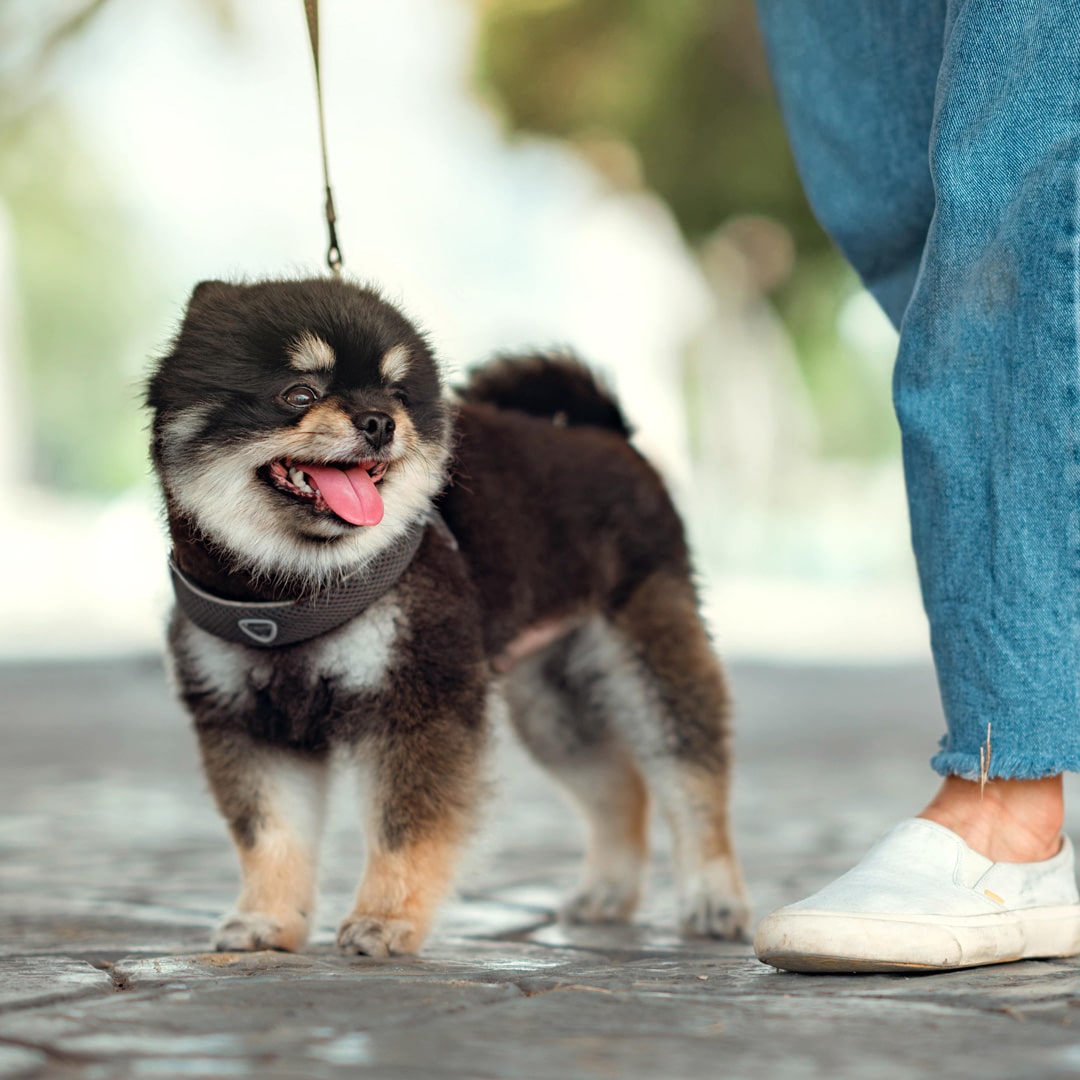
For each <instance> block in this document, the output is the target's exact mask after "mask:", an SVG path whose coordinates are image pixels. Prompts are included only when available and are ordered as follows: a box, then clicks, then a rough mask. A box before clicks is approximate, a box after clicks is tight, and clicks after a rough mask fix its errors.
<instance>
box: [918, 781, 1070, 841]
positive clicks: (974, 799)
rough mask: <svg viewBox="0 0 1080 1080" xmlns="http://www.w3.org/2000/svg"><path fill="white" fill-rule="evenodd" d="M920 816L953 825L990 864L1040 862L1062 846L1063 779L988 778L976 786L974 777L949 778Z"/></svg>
mask: <svg viewBox="0 0 1080 1080" xmlns="http://www.w3.org/2000/svg"><path fill="white" fill-rule="evenodd" d="M919 817H922V818H926V819H927V820H929V821H935V822H937V823H938V824H939V825H944V826H945V828H947V829H951V830H952V831H953V832H955V833H957V834H958V835H959V836H961V837H962V838H963V839H964V841H965V843H967V845H968V846H969V847H970V848H972V849H974V850H975V851H977V852H979V854H980V855H985V856H986V857H987V858H988V859H992V860H993V861H994V862H1041V861H1042V860H1043V859H1049V858H1051V857H1052V856H1054V855H1056V854H1057V852H1058V849H1059V848H1060V846H1061V839H1060V836H1061V826H1062V824H1063V822H1064V818H1065V800H1064V795H1063V792H1062V784H1061V777H1060V776H1047V777H1043V778H1042V779H1039V780H990V781H988V782H987V784H986V786H985V788H984V789H982V790H980V787H979V783H978V781H975V780H961V779H960V777H958V776H949V777H946V778H945V781H944V783H943V784H942V785H941V788H940V789H939V790H938V793H937V794H936V795H935V796H934V798H933V799H932V800H931V801H930V804H929V806H927V807H926V809H925V810H923V812H922V813H921V814H920V815H919Z"/></svg>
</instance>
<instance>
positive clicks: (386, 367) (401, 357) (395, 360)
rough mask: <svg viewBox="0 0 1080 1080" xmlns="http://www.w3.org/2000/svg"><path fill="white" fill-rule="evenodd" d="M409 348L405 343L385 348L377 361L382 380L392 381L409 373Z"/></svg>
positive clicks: (396, 380)
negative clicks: (383, 353)
mask: <svg viewBox="0 0 1080 1080" xmlns="http://www.w3.org/2000/svg"><path fill="white" fill-rule="evenodd" d="M409 359H410V358H409V349H408V346H405V345H395V346H394V347H393V348H392V349H387V351H386V353H385V355H384V356H383V358H382V359H381V360H380V361H379V370H380V371H381V372H382V377H383V381H384V382H388V383H394V382H399V381H400V380H401V379H404V378H405V376H406V375H407V374H408V373H409Z"/></svg>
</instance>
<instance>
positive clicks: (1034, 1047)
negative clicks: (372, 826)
mask: <svg viewBox="0 0 1080 1080" xmlns="http://www.w3.org/2000/svg"><path fill="white" fill-rule="evenodd" d="M733 681H734V688H735V693H736V696H737V700H738V717H739V719H738V724H739V735H738V742H737V747H738V754H739V762H738V773H737V787H736V832H737V837H738V840H739V846H740V850H741V855H742V859H743V863H744V868H745V871H746V875H747V878H748V882H749V886H750V889H751V892H752V894H753V899H754V901H755V907H756V909H757V911H758V912H759V913H764V912H765V911H767V910H768V909H769V908H771V907H772V906H775V905H776V904H779V903H781V902H784V901H788V900H791V899H794V898H796V897H797V896H799V895H801V894H804V893H805V892H806V891H807V890H810V889H812V888H815V887H817V886H818V885H820V884H822V883H823V882H824V881H825V880H827V879H828V878H830V877H832V876H834V875H835V874H836V873H837V872H839V871H840V870H841V869H843V868H844V867H845V866H846V865H847V864H849V863H850V862H851V861H852V860H853V859H854V858H855V857H857V856H858V854H859V853H860V852H861V851H862V850H863V849H865V848H866V847H867V846H868V845H869V844H870V843H871V842H872V841H873V840H874V839H875V838H876V836H877V835H878V834H879V833H880V832H881V831H883V830H884V829H885V828H886V827H888V826H889V825H891V824H892V823H893V821H894V820H895V819H896V818H898V817H900V816H903V815H906V814H908V813H910V812H911V811H912V810H913V809H914V808H915V804H916V803H918V801H919V800H920V799H922V798H924V797H925V796H926V795H927V794H928V793H929V791H930V790H931V789H932V787H933V786H934V781H933V778H932V776H931V775H930V773H929V772H928V770H927V769H926V766H925V762H926V759H927V758H928V757H929V755H930V753H931V751H932V748H933V744H934V742H935V740H936V738H937V736H938V734H939V732H940V728H941V722H940V717H939V715H938V711H937V705H936V701H935V695H934V690H933V684H932V680H931V677H930V674H929V672H928V671H927V670H924V669H921V668H919V669H910V668H901V669H895V668H894V669H889V668H877V669H856V670H852V669H847V670H844V669H827V668H815V669H795V668H770V667H766V666H754V665H743V666H739V667H736V669H735V670H734V672H733ZM504 744H505V745H504V746H503V747H502V749H501V751H500V757H501V761H500V764H501V769H500V772H501V774H502V775H503V776H504V777H507V778H512V779H507V780H505V781H504V783H503V784H502V788H501V791H500V792H499V793H498V794H497V795H496V796H495V797H494V805H493V806H492V807H491V810H490V813H489V815H488V820H489V825H488V827H487V828H486V829H485V830H484V833H483V835H482V836H481V837H480V838H479V840H478V843H477V845H476V848H477V850H476V851H475V853H474V855H473V857H472V859H471V863H470V865H469V866H468V867H467V868H466V871H465V873H464V874H463V876H462V879H461V891H460V896H459V897H458V898H457V899H455V900H454V901H453V902H451V903H450V904H449V905H448V906H447V908H446V910H445V913H444V916H443V918H442V920H441V922H440V923H439V925H438V928H437V929H436V931H435V933H434V935H433V937H432V939H431V941H430V944H429V946H428V947H427V948H426V950H425V951H424V953H423V955H422V956H421V957H420V958H417V959H409V960H389V961H372V960H365V959H345V958H343V957H339V956H337V955H336V954H335V952H334V950H333V947H332V940H333V936H332V935H333V926H334V923H335V920H336V919H337V918H338V917H340V915H341V914H343V913H344V912H345V911H346V910H347V907H348V903H349V899H350V895H351V892H352V889H353V887H354V884H355V879H356V877H357V875H358V872H359V867H360V864H361V858H362V852H361V850H360V845H359V838H358V834H357V830H356V828H355V822H354V821H353V820H351V815H350V813H349V809H350V802H349V792H348V791H343V792H341V793H339V795H338V797H337V798H336V799H335V804H334V815H333V821H332V828H331V832H330V836H329V838H328V844H327V848H326V859H325V869H324V874H323V901H322V906H321V912H320V914H321V918H320V931H319V933H318V934H317V936H316V940H315V942H314V944H313V945H312V946H311V947H310V948H309V949H308V951H307V952H305V953H303V954H302V955H297V956H289V955H285V954H280V953H256V954H248V955H243V954H208V953H207V952H206V951H205V950H206V947H207V940H208V935H209V932H210V928H211V926H212V925H213V923H214V922H215V920H216V919H217V918H218V917H219V916H220V915H221V914H222V913H223V912H224V911H225V910H226V908H227V907H228V906H229V905H230V903H231V901H232V900H233V893H234V890H235V880H236V871H235V868H234V866H233V855H232V851H231V848H230V845H229V844H228V842H227V841H226V839H225V837H224V831H223V827H222V825H221V823H220V822H219V820H218V818H217V816H216V813H215V812H214V811H213V809H212V807H211V805H210V802H209V799H208V797H207V796H206V794H205V792H204V790H203V783H202V780H201V777H200V776H199V773H198V769H197V767H196V763H195V755H194V751H193V743H192V739H191V737H190V735H189V733H188V731H187V728H186V724H185V721H184V719H183V717H182V716H181V714H180V711H179V709H178V708H177V707H176V706H175V705H174V704H173V703H172V701H171V700H170V698H169V696H168V693H167V691H166V689H165V686H164V679H163V675H162V672H161V668H160V665H159V664H158V663H157V662H156V661H153V660H150V659H136V660H130V661H125V662H121V661H114V662H108V663H98V664H82V665H77V664H66V665H65V664H41V665H36V666H26V667H22V668H14V667H6V668H5V667H0V1078H11V1077H39V1076H41V1077H73V1078H74V1077H78V1078H88V1080H89V1078H101V1080H111V1078H114V1077H115V1078H120V1077H125V1078H126V1077H193V1076H195V1077H236V1076H255V1077H300V1078H309V1077H339V1076H340V1077H345V1076H363V1077H366V1076H371V1077H390V1078H395V1080H412V1078H416V1080H421V1078H425V1080H426V1078H429V1077H441V1076H447V1077H468V1078H488V1077H507V1078H509V1077H514V1078H529V1080H531V1078H535V1080H547V1078H557V1080H567V1078H572V1077H590V1078H591V1077H597V1078H601V1080H609V1078H621V1077H628V1078H638V1077H641V1078H661V1080H682V1078H687V1080H689V1078H699V1077H713V1076H717V1077H719V1076H727V1077H736V1078H740V1077H752V1078H753V1077H769V1078H773V1077H776V1078H780V1080H788V1078H790V1080H796V1078H802V1077H816V1076H828V1077H875V1078H892V1077H912V1076H922V1075H927V1074H929V1075H932V1076H936V1077H971V1076H978V1077H980V1080H992V1078H996V1077H1002V1078H1004V1077H1019V1076H1023V1077H1036V1076H1048V1077H1056V1076H1062V1075H1067V1074H1074V1073H1077V1072H1080V1008H1078V1006H1080V964H1074V963H1065V962H1029V963H1024V964H1013V965H1005V966H1002V967H997V968H988V969H984V970H982V971H978V972H960V973H951V974H944V975H934V976H924V977H900V976H864V977H855V976H829V977H816V976H815V977H811V976H799V975H788V974H781V973H777V972H774V971H772V970H770V969H768V968H766V967H763V966H762V965H760V964H758V963H757V962H756V961H755V960H754V959H753V956H752V954H751V951H750V948H749V946H746V945H730V944H708V943H705V944H703V943H692V944H688V943H684V942H681V941H680V940H679V939H678V938H677V937H676V936H675V935H674V934H673V933H672V929H671V926H672V902H671V883H670V876H669V872H668V864H667V858H666V853H665V850H664V847H665V843H666V837H665V836H664V835H663V830H662V829H661V828H660V827H659V826H658V827H657V830H656V832H657V837H658V843H659V847H660V849H661V850H660V853H659V854H658V857H657V860H656V872H655V873H654V875H653V880H652V885H651V888H650V891H649V894H648V898H647V903H646V906H645V909H644V910H643V912H642V914H641V917H640V919H639V920H638V924H637V925H636V926H635V927H633V928H631V929H625V930H614V929H591V928H590V929H579V930H574V931H568V930H564V929H562V928H560V927H558V926H557V925H556V924H555V923H554V922H553V921H552V919H551V918H550V915H549V912H550V911H551V909H552V907H553V905H554V904H555V903H556V900H557V898H558V897H559V895H560V894H561V892H562V891H563V890H565V889H566V888H568V887H569V886H570V884H571V882H572V881H573V879H574V876H575V871H576V867H577V860H578V858H579V848H580V840H579V835H578V831H577V827H576V824H575V821H574V818H573V816H572V815H571V814H570V812H569V811H568V810H566V809H565V808H564V806H563V805H562V803H561V801H560V800H559V798H558V796H557V795H556V794H555V793H554V792H553V790H552V789H551V787H550V786H549V785H548V783H547V781H546V780H545V779H544V778H543V777H542V776H540V775H539V774H538V773H537V772H536V770H534V769H533V768H532V766H531V765H530V764H529V763H528V762H527V761H525V759H524V758H523V756H522V754H521V752H520V751H519V750H518V749H517V748H516V747H514V746H513V745H512V744H511V743H510V741H509V739H508V738H507V739H505V740H504ZM1074 795H1075V793H1074ZM1073 804H1074V806H1075V805H1076V804H1077V800H1076V798H1075V797H1074V798H1073ZM1077 824H1080V822H1078V820H1077V819H1076V818H1075V817H1074V818H1073V819H1072V820H1071V826H1072V828H1073V831H1074V832H1076V826H1077Z"/></svg>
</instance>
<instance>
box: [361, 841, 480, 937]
mask: <svg viewBox="0 0 1080 1080" xmlns="http://www.w3.org/2000/svg"><path fill="white" fill-rule="evenodd" d="M462 839H463V838H462V835H461V830H458V829H454V828H453V827H452V826H450V825H449V824H448V825H447V826H446V827H444V828H443V829H442V830H441V831H440V832H439V833H437V834H433V835H429V836H427V837H425V838H424V839H423V840H419V841H417V842H415V843H412V844H406V845H405V846H403V847H401V848H399V849H397V850H396V851H385V850H380V849H375V850H373V851H372V852H371V853H370V856H369V858H368V864H367V868H366V869H365V871H364V879H363V881H362V882H361V883H360V888H359V890H358V891H357V894H356V904H355V906H354V908H353V910H352V912H351V913H350V914H349V916H348V917H347V918H346V919H345V922H344V924H343V929H344V928H345V927H346V926H348V924H349V923H352V922H359V921H363V920H368V919H374V920H377V921H379V922H381V923H386V924H390V925H391V926H393V927H394V928H395V931H396V933H395V940H394V942H393V943H392V944H391V947H390V950H389V951H390V952H394V953H412V952H416V950H417V949H419V948H420V945H421V944H422V943H423V941H424V938H426V937H427V934H428V931H429V929H430V928H431V922H432V919H433V918H434V916H435V909H436V908H437V906H438V904H439V902H440V901H441V900H442V899H443V897H444V896H445V895H446V894H447V892H449V890H450V886H451V883H452V881H453V875H454V868H455V866H456V864H457V860H458V855H459V853H460V849H461V844H462Z"/></svg>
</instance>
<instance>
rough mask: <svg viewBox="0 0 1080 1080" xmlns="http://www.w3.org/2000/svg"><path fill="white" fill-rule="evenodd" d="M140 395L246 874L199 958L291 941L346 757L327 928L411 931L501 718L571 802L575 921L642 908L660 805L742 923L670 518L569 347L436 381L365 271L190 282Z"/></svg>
mask: <svg viewBox="0 0 1080 1080" xmlns="http://www.w3.org/2000/svg"><path fill="white" fill-rule="evenodd" d="M146 401H147V405H148V408H149V410H150V413H151V415H152V450H151V456H152V461H153V465H154V468H155V471H156V473H157V476H158V478H159V480H160V485H161V489H162V493H163V496H164V506H165V511H166V514H167V519H168V529H169V534H170V538H171V544H172V556H171V558H172V573H173V581H174V585H175V587H176V595H177V603H176V605H175V609H174V611H173V614H172V617H171V621H170V627H169V633H168V655H169V663H170V669H171V675H172V680H173V683H174V685H175V687H176V689H177V692H178V695H179V697H180V699H181V700H182V702H183V704H184V705H185V706H186V708H187V710H188V711H189V712H190V714H191V717H192V719H193V722H194V727H195V731H196V733H197V737H198V744H199V749H200V754H201V759H202V764H203V767H204V770H205V774H206V777H207V780H208V783H209V787H210V789H211V792H212V794H213V797H214V799H215V801H216V803H217V806H218V808H219V810H220V812H221V814H222V816H223V817H224V819H225V821H226V823H227V825H228V828H229V831H230V833H231V835H232V839H233V841H234V843H235V846H236V850H237V853H238V855H239V860H240V866H241V871H242V882H243V883H242V889H241V892H240V897H239V900H238V901H237V904H236V909H235V911H234V912H233V913H232V914H230V915H228V916H227V917H226V918H225V919H224V921H223V922H222V923H221V925H220V927H219V928H218V930H217V931H216V935H215V937H214V945H215V947H216V948H217V949H219V950H226V951H233V950H245V949H281V950H297V949H300V948H302V947H303V945H304V943H305V941H306V940H307V937H308V934H309V931H310V929H311V925H312V918H313V912H314V907H315V885H316V869H317V853H318V847H319V838H320V832H321V828H322V824H323V817H324V801H325V793H326V787H327V778H328V771H329V767H330V763H331V759H332V758H340V757H342V756H344V757H345V758H346V759H347V760H348V761H349V762H351V763H352V764H353V765H354V766H355V768H357V769H358V770H359V772H360V774H361V776H362V780H363V784H362V787H363V791H364V799H365V806H364V827H365V834H366V843H367V861H366V867H365V871H364V874H363V878H362V881H361V883H360V886H359V890H358V892H357V895H356V902H355V907H354V909H353V911H352V912H351V913H350V914H349V915H348V916H347V917H346V919H345V920H344V922H343V923H342V924H341V928H340V931H339V933H338V938H337V940H338V944H339V947H340V948H341V949H342V950H343V951H344V952H346V953H349V954H366V955H370V956H384V955H388V954H403V953H413V952H415V951H416V950H417V949H418V948H419V947H420V945H421V943H422V942H423V940H424V938H425V935H426V934H427V933H428V931H429V929H430V926H431V922H432V919H433V916H434V915H435V913H436V909H437V906H438V904H439V902H440V900H441V899H442V898H443V897H444V896H445V895H446V893H447V892H448V891H449V889H450V887H451V885H452V881H453V876H454V871H455V866H456V864H457V862H458V859H459V856H460V854H461V852H462V849H463V846H464V845H465V843H466V841H467V839H468V837H469V834H470V831H471V830H472V829H473V827H474V823H475V821H476V816H477V809H478V804H479V803H480V802H481V801H482V800H481V795H482V792H483V790H484V788H485V752H486V748H487V744H488V736H489V730H490V728H491V725H492V723H493V720H492V717H493V715H495V714H497V713H499V712H500V711H501V712H503V713H505V712H508V713H509V716H510V718H511V722H512V725H513V727H514V728H515V729H516V731H517V733H518V734H519V735H520V736H521V739H522V740H523V742H524V744H525V746H526V747H527V748H528V750H529V751H530V752H531V754H532V756H533V757H534V758H535V759H536V760H537V761H538V762H539V763H540V764H541V765H542V766H543V767H545V768H546V769H547V770H548V771H549V772H550V773H551V775H552V777H553V778H554V779H555V780H556V781H557V782H558V784H559V785H561V787H562V788H563V789H564V790H565V792H566V793H568V794H569V796H570V798H571V800H572V801H573V802H574V803H575V804H576V805H577V807H578V808H579V810H580V811H581V812H582V814H583V815H584V818H585V823H586V827H587V831H588V847H587V854H586V858H585V864H584V872H583V877H582V880H581V884H580V887H579V888H578V889H577V891H576V892H575V893H574V894H573V895H572V896H571V897H570V899H569V900H568V901H567V902H566V904H565V906H564V907H563V909H562V912H561V914H562V917H563V918H564V919H566V920H568V921H570V922H575V923H596V922H618V921H625V920H628V919H629V918H630V917H631V915H632V913H633V912H634V910H635V907H636V905H637V902H638V898H639V893H640V889H641V883H642V876H643V872H644V869H645V866H646V861H647V842H646V828H647V819H648V808H649V802H650V796H653V797H655V799H656V800H657V801H658V803H659V805H660V807H661V808H662V810H663V811H664V813H665V815H666V817H667V820H668V822H669V823H670V826H671V829H672V831H673V837H674V862H675V871H676V878H677V886H678V896H679V900H678V902H679V920H680V923H681V926H682V929H683V930H684V932H686V933H688V934H693V935H704V936H712V937H721V938H736V937H739V936H741V935H742V934H744V932H745V929H746V925H747V918H748V914H747V911H748V909H747V901H746V896H745V893H744V889H743V885H742V881H741V877H740V871H739V867H738V864H737V862H736V859H735V855H734V853H733V849H732V843H731V838H730V831H729V824H728V789H729V760H730V752H729V742H730V732H729V713H730V704H729V696H728V692H727V689H726V684H725V679H724V676H723V673H722V670H721V667H720V665H719V663H718V661H717V660H716V658H715V657H714V654H713V650H712V648H711V645H710V642H709V639H708V636H707V633H706V631H705V629H704V627H703V625H702V622H701V619H700V617H699V612H698V605H697V599H696V595H695V589H694V586H693V583H692V577H691V567H690V561H689V558H688V554H687V547H686V542H685V539H684V534H683V528H682V525H681V522H680V520H679V517H678V515H677V513H676V511H675V509H674V507H673V505H672V502H671V500H670V498H669V496H668V494H667V492H666V490H665V488H664V485H663V483H662V482H661V480H660V478H659V476H658V474H657V473H656V472H655V471H654V469H653V468H652V467H651V466H650V465H649V464H648V463H647V462H646V461H645V459H644V458H643V457H642V456H641V455H640V454H639V453H637V451H636V450H635V449H634V448H633V447H632V446H631V443H630V441H629V436H630V431H629V428H628V426H627V423H626V421H625V419H624V418H623V415H622V413H621V411H620V408H619V406H618V404H617V403H616V401H615V399H614V398H613V396H612V395H611V394H610V393H609V392H608V391H607V390H606V389H605V388H604V386H603V385H602V384H601V383H600V382H599V381H598V380H597V379H596V378H595V377H594V376H593V375H592V374H591V373H590V372H589V370H588V369H587V368H586V367H585V366H584V365H582V364H581V363H580V362H579V361H577V360H576V359H575V358H574V357H572V356H570V355H558V354H553V355H546V354H539V353H538V354H532V355H523V356H518V357H501V358H497V359H496V360H495V361H492V362H491V363H489V364H488V365H487V366H486V367H482V368H481V369H479V370H478V371H477V372H476V373H474V374H473V375H472V377H471V379H470V380H469V382H468V383H467V385H465V386H464V387H462V388H460V390H459V393H458V395H457V396H456V397H451V396H449V395H448V394H447V393H446V392H445V390H444V386H443V382H442V379H441V376H440V372H439V368H438V366H437V363H436V360H435V357H434V355H433V351H432V348H431V346H430V344H429V342H428V340H427V339H426V338H425V336H424V335H423V334H422V333H421V332H420V331H418V329H417V328H416V327H415V326H414V325H413V324H412V323H411V322H410V321H409V320H408V319H407V318H406V317H405V316H404V315H403V314H402V313H401V312H400V311H399V310H398V309H397V308H396V307H395V306H394V305H392V304H390V303H389V302H388V301H387V300H385V299H384V298H383V297H382V296H381V295H380V294H379V293H378V292H377V291H375V290H372V289H368V288H363V287H360V286H358V285H354V284H351V283H347V282H344V281H341V280H335V279H317V280H297V281H265V282H259V283H253V284H234V283H227V282H219V281H208V282H203V283H202V284H200V285H198V286H197V287H196V288H195V290H194V292H193V293H192V295H191V298H190V301H189V303H188V307H187V310H186V313H185V316H184V318H183V321H182V324H181V327H180V330H179V332H178V334H177V336H176V337H175V340H174V341H173V342H172V344H171V346H170V347H169V349H168V351H167V353H166V355H164V356H163V357H161V358H160V359H159V360H157V361H156V363H155V365H154V370H153V372H152V374H151V376H150V378H149V381H148V383H147V393H146ZM500 703H501V704H500ZM507 706H508V708H507Z"/></svg>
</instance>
